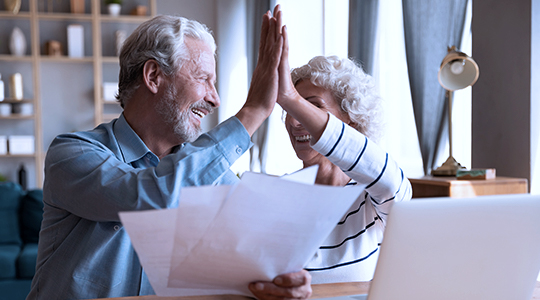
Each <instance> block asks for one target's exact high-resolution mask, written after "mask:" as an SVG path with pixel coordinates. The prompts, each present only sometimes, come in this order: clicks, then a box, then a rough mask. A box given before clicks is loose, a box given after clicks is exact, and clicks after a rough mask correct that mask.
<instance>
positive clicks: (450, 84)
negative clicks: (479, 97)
mask: <svg viewBox="0 0 540 300" xmlns="http://www.w3.org/2000/svg"><path fill="white" fill-rule="evenodd" d="M478 75H479V70H478V65H477V64H476V62H475V61H474V60H473V59H472V58H471V57H469V56H467V54H465V53H463V52H460V51H458V50H456V46H452V47H448V54H447V55H446V56H445V57H444V59H443V61H442V63H441V67H440V68H439V75H438V77H439V83H440V84H441V85H442V87H443V88H444V89H445V90H446V99H448V139H449V146H450V156H449V157H448V159H446V161H445V162H444V163H443V164H442V165H441V166H440V167H438V168H437V169H435V170H433V171H432V172H431V174H432V175H435V176H456V173H457V170H459V169H464V167H463V166H461V164H460V163H458V162H457V161H456V160H455V159H454V157H453V156H452V96H453V93H454V91H457V90H461V89H464V88H466V87H468V86H472V85H473V84H474V83H475V82H476V80H477V79H478Z"/></svg>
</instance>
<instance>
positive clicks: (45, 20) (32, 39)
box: [0, 0, 157, 187]
mask: <svg viewBox="0 0 540 300" xmlns="http://www.w3.org/2000/svg"><path fill="white" fill-rule="evenodd" d="M22 1H23V7H24V9H25V10H26V11H20V12H19V13H17V14H13V13H11V12H9V11H0V20H15V21H8V22H7V23H6V24H7V25H9V26H4V24H2V25H1V26H0V27H1V28H0V33H1V34H2V35H4V36H5V37H7V38H8V40H9V36H10V34H11V31H12V30H13V28H12V27H13V26H16V25H15V24H19V23H24V26H20V25H17V26H20V27H21V28H22V27H24V28H22V30H23V31H24V34H25V36H26V41H27V49H28V50H27V53H28V54H29V55H25V56H15V55H10V52H6V53H3V54H2V53H0V63H1V64H3V66H7V67H8V68H7V70H8V71H6V72H11V73H15V72H16V70H17V69H19V68H20V69H21V70H22V71H21V72H26V76H25V86H24V88H25V92H26V90H28V89H30V91H29V92H30V93H29V94H28V95H32V96H33V98H34V99H23V100H15V99H7V98H6V99H4V101H1V102H0V103H7V104H11V105H13V104H19V103H21V104H22V103H30V104H31V105H32V114H25V115H22V114H10V115H5V116H0V120H1V121H2V122H3V123H9V125H8V126H7V127H4V128H2V129H3V132H2V133H0V134H1V135H10V134H11V135H17V134H19V133H28V131H30V129H29V127H30V126H32V133H30V134H31V135H33V136H34V139H35V143H34V146H35V148H34V149H35V152H36V153H35V154H32V155H11V154H7V155H5V154H4V155H0V158H2V159H6V160H7V159H14V162H17V159H24V160H27V159H32V160H33V162H34V166H33V167H34V169H33V170H32V171H33V172H35V180H36V182H35V185H36V187H41V186H42V184H43V167H44V158H45V150H44V149H46V145H44V144H43V143H44V142H43V136H44V134H43V127H44V126H43V124H42V101H43V100H42V97H51V96H50V95H48V94H45V93H43V91H44V88H43V87H42V80H44V78H45V77H46V76H49V74H50V73H49V72H47V74H45V73H42V70H43V69H47V70H50V69H51V68H53V69H55V67H60V68H59V69H72V68H71V66H68V67H65V68H64V67H62V66H60V64H73V65H74V66H75V67H76V68H79V67H80V68H81V69H82V68H84V69H85V71H87V70H89V69H90V68H91V69H92V72H93V80H92V83H93V90H92V91H83V92H82V94H83V95H84V97H87V98H85V99H84V100H81V101H86V100H90V101H92V102H93V105H94V123H95V125H98V124H99V123H102V122H105V121H110V120H112V119H115V118H118V116H119V115H120V112H118V113H115V111H116V110H117V109H116V107H113V106H118V110H119V111H120V109H119V104H118V103H117V102H115V101H103V99H102V85H103V79H104V78H103V77H104V74H103V72H104V69H105V70H107V71H105V72H108V69H107V68H108V67H111V64H116V65H118V64H119V59H118V57H116V56H105V57H103V56H102V54H103V44H105V45H111V44H113V45H114V40H113V39H114V37H113V36H111V35H109V34H107V33H108V32H109V31H110V30H117V29H116V28H118V29H122V28H125V27H128V28H134V26H136V25H137V24H140V23H142V22H144V21H146V20H149V19H150V18H152V17H153V16H155V15H156V13H157V12H156V11H157V7H156V1H157V0H146V3H147V6H148V8H149V9H148V13H149V14H148V15H147V16H133V15H120V16H109V15H106V14H103V13H102V11H103V5H104V4H103V0H87V1H86V2H87V5H86V7H85V9H86V13H84V14H73V13H69V11H70V9H69V7H68V6H69V1H62V2H61V3H60V2H59V3H55V4H54V5H53V6H54V9H57V11H61V12H51V13H49V12H47V11H44V10H43V8H42V6H43V5H42V4H43V2H42V0H22ZM140 1H141V0H125V1H124V2H125V3H126V4H127V5H136V4H137V5H138V4H141V3H140ZM88 2H89V3H88ZM88 4H89V5H88ZM70 22H79V23H82V24H83V25H84V26H85V28H88V27H90V28H89V30H88V31H85V32H86V35H85V43H88V38H89V36H91V42H90V43H91V45H88V44H86V47H85V51H86V53H87V54H88V53H92V55H91V56H85V57H82V58H73V57H69V56H66V55H63V56H48V55H44V53H43V52H42V49H44V46H45V45H44V43H45V41H46V40H51V39H52V40H59V41H60V42H61V43H62V44H63V45H62V46H63V48H62V49H63V50H64V51H66V48H67V47H66V46H67V44H66V43H67V41H66V38H65V30H63V29H62V28H63V26H65V25H66V24H68V23H70ZM66 26H67V25H66ZM102 27H106V28H104V29H106V30H105V31H104V30H102ZM48 28H55V29H48ZM52 30H61V31H62V32H53V31H52ZM104 40H105V41H106V43H104V42H103V41H104ZM7 42H8V43H9V41H7ZM88 48H90V49H91V50H90V51H88V50H89V49H88ZM7 49H8V47H7V46H6V47H5V51H8V50H7ZM112 53H113V52H109V54H112ZM77 64H80V66H79V65H77ZM104 66H105V68H104ZM29 68H31V70H30V71H28V69H29ZM12 70H15V71H12ZM28 72H31V74H32V75H31V76H28V75H27V74H28ZM2 75H4V76H3V78H2V80H3V81H4V85H5V90H6V91H8V90H9V76H6V75H7V74H2ZM23 75H25V74H23ZM59 76H62V74H59ZM91 76H92V75H91ZM115 76H118V74H115ZM46 82H49V81H46ZM46 89H47V87H46V88H45V90H46ZM104 108H106V109H104ZM25 112H26V111H25ZM26 120H30V121H26ZM17 122H20V123H17ZM31 122H33V125H30V124H27V123H31ZM12 124H13V126H12ZM67 130H71V128H70V129H67ZM0 165H3V166H6V165H7V164H5V163H0ZM0 172H2V169H1V168H0Z"/></svg>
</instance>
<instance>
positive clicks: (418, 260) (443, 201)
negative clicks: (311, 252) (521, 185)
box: [330, 194, 540, 300]
mask: <svg viewBox="0 0 540 300" xmlns="http://www.w3.org/2000/svg"><path fill="white" fill-rule="evenodd" d="M539 270H540V196H538V195H529V194H521V195H496V196H479V197H475V198H463V199H456V198H452V199H451V198H424V199H414V200H412V201H410V202H402V203H396V204H395V205H394V207H393V208H392V211H391V213H390V215H389V218H388V223H387V226H386V231H385V235H384V241H383V243H382V245H381V252H380V255H379V260H378V263H377V268H376V270H375V275H374V278H373V281H372V283H371V286H370V291H369V295H354V296H344V297H335V298H330V299H367V300H394V299H395V300H446V299H448V300H450V299H451V300H457V299H459V300H483V299H489V300H499V299H500V300H531V298H532V295H533V291H534V287H535V284H536V280H537V277H538V273H539Z"/></svg>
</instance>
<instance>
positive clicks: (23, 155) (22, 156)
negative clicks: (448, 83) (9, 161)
mask: <svg viewBox="0 0 540 300" xmlns="http://www.w3.org/2000/svg"><path fill="white" fill-rule="evenodd" d="M35 157H36V154H35V153H34V154H0V158H35Z"/></svg>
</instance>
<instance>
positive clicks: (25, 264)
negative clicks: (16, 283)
mask: <svg viewBox="0 0 540 300" xmlns="http://www.w3.org/2000/svg"><path fill="white" fill-rule="evenodd" d="M37 252H38V244H37V243H29V244H25V245H24V246H23V249H22V251H21V254H20V255H19V259H18V260H17V269H18V271H19V278H32V277H33V276H34V274H35V273H36V261H37Z"/></svg>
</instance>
